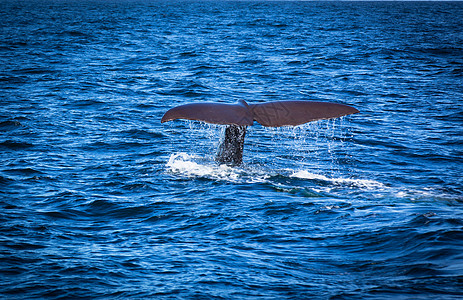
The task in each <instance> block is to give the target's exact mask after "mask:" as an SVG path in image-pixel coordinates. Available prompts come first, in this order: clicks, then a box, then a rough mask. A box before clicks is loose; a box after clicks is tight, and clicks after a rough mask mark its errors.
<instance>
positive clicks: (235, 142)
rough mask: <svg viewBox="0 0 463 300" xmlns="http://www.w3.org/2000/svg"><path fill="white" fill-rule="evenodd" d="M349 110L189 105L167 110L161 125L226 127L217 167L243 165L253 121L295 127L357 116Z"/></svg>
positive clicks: (305, 104) (292, 104)
mask: <svg viewBox="0 0 463 300" xmlns="http://www.w3.org/2000/svg"><path fill="white" fill-rule="evenodd" d="M358 112H359V111H358V110H357V109H355V108H353V107H351V106H348V105H344V104H338V103H331V102H316V101H274V102H267V103H261V104H247V103H246V102H245V101H243V100H240V101H238V102H237V103H235V104H225V103H192V104H185V105H180V106H177V107H174V108H172V109H170V110H168V111H167V112H166V113H165V114H164V116H163V117H162V119H161V123H164V122H167V121H172V120H177V119H186V120H197V121H203V122H206V123H211V124H220V125H229V126H228V127H227V128H226V129H225V138H224V140H223V142H222V143H221V145H220V146H219V149H218V153H217V157H216V160H217V161H218V162H219V163H226V164H230V165H239V164H241V162H242V157H243V147H244V137H245V134H246V126H250V125H252V124H253V123H254V121H256V122H258V123H260V124H262V125H263V126H266V127H281V126H296V125H301V124H305V123H307V122H312V121H317V120H323V119H333V118H339V117H342V116H346V115H350V114H355V113H358Z"/></svg>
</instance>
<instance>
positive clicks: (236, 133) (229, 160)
mask: <svg viewBox="0 0 463 300" xmlns="http://www.w3.org/2000/svg"><path fill="white" fill-rule="evenodd" d="M245 135H246V126H237V125H229V126H227V128H225V137H224V139H223V141H222V142H221V143H220V145H219V148H218V150H217V156H216V158H215V160H216V161H217V162H218V163H221V164H227V165H230V166H238V165H241V163H242V162H243V147H244V136H245Z"/></svg>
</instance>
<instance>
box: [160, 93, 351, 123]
mask: <svg viewBox="0 0 463 300" xmlns="http://www.w3.org/2000/svg"><path fill="white" fill-rule="evenodd" d="M358 112H359V111H358V110H357V109H355V108H353V107H351V106H348V105H344V104H338V103H331V102H316V101H273V102H267V103H261V104H247V103H246V102H245V101H243V100H240V101H238V102H237V103H235V104H225V103H192V104H185V105H180V106H177V107H174V108H172V109H170V110H168V111H167V112H166V113H165V114H164V116H163V117H162V119H161V123H164V122H167V121H172V120H177V119H186V120H197V121H203V122H206V123H211V124H221V125H237V126H249V125H252V124H253V123H254V121H256V122H258V123H260V124H262V125H263V126H266V127H281V126H296V125H301V124H305V123H307V122H312V121H317V120H323V119H332V118H339V117H342V116H346V115H350V114H355V113H358Z"/></svg>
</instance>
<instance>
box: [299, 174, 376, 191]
mask: <svg viewBox="0 0 463 300" xmlns="http://www.w3.org/2000/svg"><path fill="white" fill-rule="evenodd" d="M290 176H291V177H296V178H301V179H311V180H321V181H327V182H330V183H333V184H336V185H350V186H356V187H361V188H367V189H378V188H384V187H385V186H384V184H382V183H381V182H378V181H375V180H370V179H353V178H329V177H327V176H325V175H321V174H315V173H311V172H309V171H305V170H300V171H295V172H293V174H291V175H290Z"/></svg>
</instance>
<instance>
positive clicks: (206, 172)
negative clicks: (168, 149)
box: [166, 153, 240, 181]
mask: <svg viewBox="0 0 463 300" xmlns="http://www.w3.org/2000/svg"><path fill="white" fill-rule="evenodd" d="M201 159H202V158H201V157H199V156H194V155H190V154H187V153H176V154H171V155H170V157H169V161H168V162H167V164H166V166H167V167H168V169H169V171H170V172H172V173H176V174H180V175H182V176H186V177H206V178H212V179H221V180H230V181H237V180H238V178H239V177H240V169H238V168H232V167H229V166H227V165H217V164H215V163H214V164H211V163H207V162H204V163H200V162H199V161H200V160H201Z"/></svg>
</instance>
